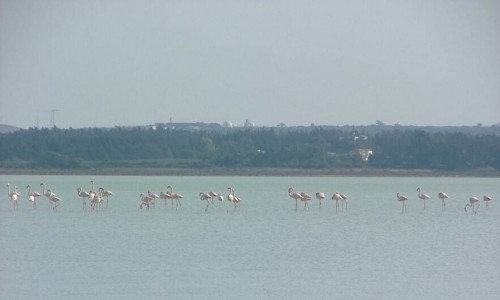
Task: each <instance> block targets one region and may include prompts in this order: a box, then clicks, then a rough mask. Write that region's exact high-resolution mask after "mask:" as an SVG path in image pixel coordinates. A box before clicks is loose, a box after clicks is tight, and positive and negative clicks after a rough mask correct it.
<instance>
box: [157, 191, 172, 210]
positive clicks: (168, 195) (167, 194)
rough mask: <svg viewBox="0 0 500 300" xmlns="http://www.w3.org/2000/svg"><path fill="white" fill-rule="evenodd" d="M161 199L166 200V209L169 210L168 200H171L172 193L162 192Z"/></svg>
mask: <svg viewBox="0 0 500 300" xmlns="http://www.w3.org/2000/svg"><path fill="white" fill-rule="evenodd" d="M160 199H163V200H165V207H164V208H165V209H167V200H168V199H170V193H169V192H166V193H165V192H160ZM173 205H174V204H173V203H172V206H173Z"/></svg>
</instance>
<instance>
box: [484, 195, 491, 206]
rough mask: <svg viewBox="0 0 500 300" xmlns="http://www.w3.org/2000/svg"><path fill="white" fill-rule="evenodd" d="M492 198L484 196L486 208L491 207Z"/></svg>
mask: <svg viewBox="0 0 500 300" xmlns="http://www.w3.org/2000/svg"><path fill="white" fill-rule="evenodd" d="M491 199H492V198H491V196H490V195H484V196H483V200H484V202H486V207H489V206H490V201H491Z"/></svg>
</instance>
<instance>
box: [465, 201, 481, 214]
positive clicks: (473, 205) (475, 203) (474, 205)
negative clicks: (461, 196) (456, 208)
mask: <svg viewBox="0 0 500 300" xmlns="http://www.w3.org/2000/svg"><path fill="white" fill-rule="evenodd" d="M467 207H470V208H472V213H473V214H477V210H478V209H479V198H477V197H470V198H469V203H468V204H465V207H464V210H465V212H467ZM474 208H475V209H474Z"/></svg>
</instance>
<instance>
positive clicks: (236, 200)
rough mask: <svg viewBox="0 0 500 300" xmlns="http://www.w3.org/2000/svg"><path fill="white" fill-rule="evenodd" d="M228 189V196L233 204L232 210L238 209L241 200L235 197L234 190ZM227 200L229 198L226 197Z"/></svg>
mask: <svg viewBox="0 0 500 300" xmlns="http://www.w3.org/2000/svg"><path fill="white" fill-rule="evenodd" d="M228 189H229V195H230V196H231V198H232V200H231V202H233V204H234V210H236V209H238V210H239V209H240V204H241V198H240V197H238V196H236V194H235V193H234V189H233V188H232V187H228ZM228 200H229V196H228Z"/></svg>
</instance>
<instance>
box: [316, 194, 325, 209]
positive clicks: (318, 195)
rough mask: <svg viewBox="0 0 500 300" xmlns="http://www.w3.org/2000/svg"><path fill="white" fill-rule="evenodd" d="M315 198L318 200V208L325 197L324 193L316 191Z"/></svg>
mask: <svg viewBox="0 0 500 300" xmlns="http://www.w3.org/2000/svg"><path fill="white" fill-rule="evenodd" d="M316 199H318V201H319V208H321V201H322V200H323V199H325V193H323V192H316Z"/></svg>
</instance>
